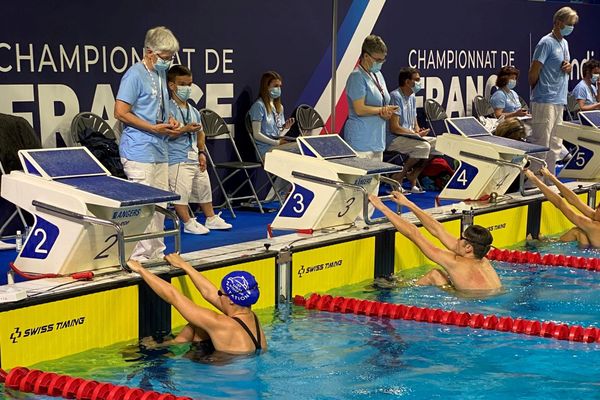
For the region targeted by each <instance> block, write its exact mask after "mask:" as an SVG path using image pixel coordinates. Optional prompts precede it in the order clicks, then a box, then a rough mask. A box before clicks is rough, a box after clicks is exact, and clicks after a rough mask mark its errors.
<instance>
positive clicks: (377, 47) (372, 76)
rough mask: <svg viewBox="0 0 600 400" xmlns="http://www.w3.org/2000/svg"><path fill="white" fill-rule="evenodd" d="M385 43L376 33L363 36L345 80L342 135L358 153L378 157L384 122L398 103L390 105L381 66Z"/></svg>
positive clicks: (385, 48) (385, 49)
mask: <svg viewBox="0 0 600 400" xmlns="http://www.w3.org/2000/svg"><path fill="white" fill-rule="evenodd" d="M386 56H387V46H386V45H385V43H384V42H383V40H382V39H381V38H380V37H379V36H377V35H370V36H367V38H366V39H365V40H364V42H363V45H362V51H361V54H360V62H359V64H358V66H357V67H356V68H355V69H354V71H352V73H351V74H350V76H349V77H348V81H347V82H346V96H347V97H348V114H349V115H348V120H347V121H346V125H345V127H344V139H345V140H346V142H348V144H350V146H352V148H353V149H354V150H355V151H356V152H357V153H359V155H360V156H362V157H367V158H372V159H377V160H382V159H383V151H384V150H385V144H386V143H385V136H386V130H387V129H386V126H387V125H386V124H387V121H388V120H389V119H390V118H391V117H392V114H393V112H394V111H395V110H396V109H397V108H398V106H390V105H389V104H390V94H389V93H388V90H387V86H386V84H385V79H384V78H383V75H382V74H381V66H382V65H383V63H384V62H385V57H386Z"/></svg>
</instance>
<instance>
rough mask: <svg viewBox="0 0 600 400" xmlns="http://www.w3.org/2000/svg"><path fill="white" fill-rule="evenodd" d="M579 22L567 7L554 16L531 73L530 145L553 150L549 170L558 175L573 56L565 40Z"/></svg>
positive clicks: (550, 155)
mask: <svg viewBox="0 0 600 400" xmlns="http://www.w3.org/2000/svg"><path fill="white" fill-rule="evenodd" d="M578 21H579V17H578V16H577V13H576V12H575V10H573V9H572V8H571V7H563V8H561V9H560V10H558V11H557V12H556V13H555V14H554V27H553V28H552V32H550V33H549V34H547V35H546V36H544V37H542V38H541V39H540V41H539V43H538V44H537V46H536V47H535V51H534V52H533V60H532V62H531V67H530V69H529V85H530V86H531V87H532V89H533V93H532V96H531V115H532V120H531V127H532V132H531V136H530V137H529V139H528V140H529V142H531V143H535V144H539V145H541V146H546V147H550V151H548V152H547V153H546V163H547V164H548V169H549V170H550V171H551V172H552V173H554V171H555V168H556V160H557V159H558V157H559V154H560V152H561V148H562V139H560V138H558V137H557V136H556V134H555V127H556V125H558V124H559V123H561V122H562V115H563V109H564V105H566V104H567V91H568V83H569V74H570V73H571V67H572V66H571V62H570V60H571V56H570V54H569V43H567V40H566V39H565V36H568V35H570V34H571V32H573V27H574V25H575V24H576V23H577V22H578Z"/></svg>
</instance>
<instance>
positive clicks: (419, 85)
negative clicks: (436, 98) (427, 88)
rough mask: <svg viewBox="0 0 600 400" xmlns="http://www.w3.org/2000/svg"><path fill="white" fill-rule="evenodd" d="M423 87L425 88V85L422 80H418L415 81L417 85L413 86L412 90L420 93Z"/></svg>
mask: <svg viewBox="0 0 600 400" xmlns="http://www.w3.org/2000/svg"><path fill="white" fill-rule="evenodd" d="M421 89H423V86H422V85H421V82H420V81H416V82H415V86H413V87H412V91H413V93H414V94H417V93H419V91H420V90H421Z"/></svg>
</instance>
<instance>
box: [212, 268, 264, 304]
mask: <svg viewBox="0 0 600 400" xmlns="http://www.w3.org/2000/svg"><path fill="white" fill-rule="evenodd" d="M221 288H223V292H225V294H227V297H229V298H230V299H231V301H233V302H234V303H235V304H237V305H238V306H242V307H250V306H251V305H252V304H254V303H256V302H257V301H258V298H259V296H260V291H259V290H258V283H257V282H256V278H254V275H252V274H251V273H249V272H246V271H233V272H230V273H228V274H227V275H225V276H224V277H223V280H222V281H221Z"/></svg>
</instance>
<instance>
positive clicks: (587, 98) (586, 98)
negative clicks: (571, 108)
mask: <svg viewBox="0 0 600 400" xmlns="http://www.w3.org/2000/svg"><path fill="white" fill-rule="evenodd" d="M598 77H600V61H598V60H594V59H592V60H588V61H586V62H585V64H583V78H582V79H581V80H580V81H579V83H578V84H577V86H575V88H574V89H573V92H572V94H573V96H574V97H575V99H576V100H577V104H579V109H580V110H581V111H591V110H600V93H599V92H598Z"/></svg>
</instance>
